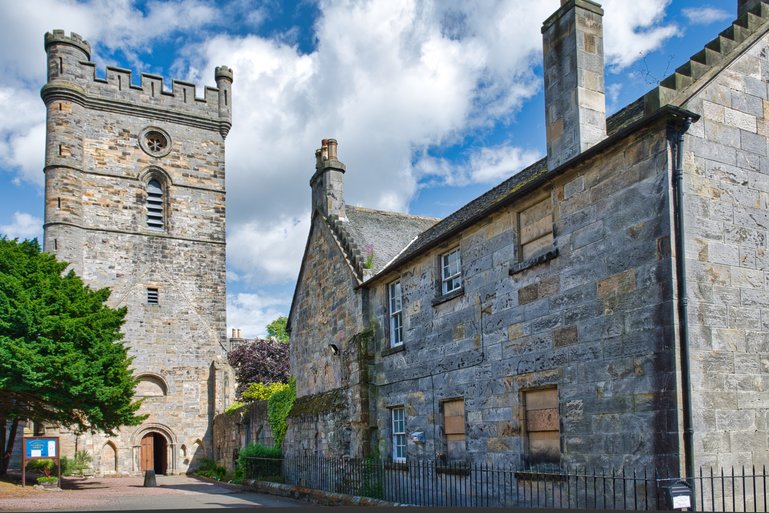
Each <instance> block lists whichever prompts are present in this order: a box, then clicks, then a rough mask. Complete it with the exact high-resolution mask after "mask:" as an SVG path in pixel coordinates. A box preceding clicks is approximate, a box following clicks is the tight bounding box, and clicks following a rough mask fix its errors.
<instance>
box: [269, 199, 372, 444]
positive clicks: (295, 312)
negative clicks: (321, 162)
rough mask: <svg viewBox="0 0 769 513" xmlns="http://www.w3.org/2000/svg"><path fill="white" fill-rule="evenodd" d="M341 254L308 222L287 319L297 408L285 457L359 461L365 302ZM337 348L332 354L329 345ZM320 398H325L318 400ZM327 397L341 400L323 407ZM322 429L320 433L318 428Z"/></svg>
mask: <svg viewBox="0 0 769 513" xmlns="http://www.w3.org/2000/svg"><path fill="white" fill-rule="evenodd" d="M356 285H357V282H356V280H355V277H354V275H353V273H352V271H351V270H350V267H349V264H348V263H347V261H346V259H345V256H344V253H343V252H342V251H341V250H340V249H339V246H338V244H337V242H336V241H335V240H334V236H333V234H332V233H331V231H330V229H329V227H328V225H327V224H326V221H325V220H324V219H323V218H322V216H321V215H320V214H316V217H315V218H314V219H313V225H312V229H311V231H310V235H309V241H308V245H307V251H306V254H305V259H304V261H303V268H302V279H301V280H300V282H299V283H298V285H297V290H296V292H295V302H294V307H293V309H292V318H291V326H290V328H291V372H292V374H294V375H295V376H298V377H300V379H297V390H296V395H297V403H298V404H299V405H302V404H303V405H304V407H303V409H302V410H301V412H299V411H298V406H297V405H295V410H297V411H294V412H292V414H291V415H290V416H289V419H288V432H287V433H286V438H285V440H284V442H283V447H284V452H285V453H286V454H291V453H292V452H298V451H301V452H307V451H310V452H315V451H320V452H322V453H324V454H334V455H339V454H352V455H360V454H361V453H362V451H363V446H364V443H365V431H366V429H367V428H368V403H367V393H366V391H367V386H366V382H365V380H362V379H361V376H362V373H363V372H365V370H366V369H365V366H364V365H362V364H361V356H362V354H361V351H362V346H361V342H360V337H359V334H360V333H361V332H362V331H363V330H364V326H363V322H362V320H363V318H364V316H363V302H364V297H363V296H362V294H361V292H360V291H359V290H356V289H355V286H356ZM331 344H333V345H334V346H335V347H336V352H334V351H333V350H332V348H331V347H330V345H331ZM324 394H325V395H324ZM329 395H334V396H335V397H336V396H339V397H342V398H343V399H342V400H341V401H340V400H335V401H331V402H329V401H328V399H329ZM324 424H327V427H326V428H321V427H320V426H321V425H324Z"/></svg>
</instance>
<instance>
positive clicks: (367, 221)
mask: <svg viewBox="0 0 769 513" xmlns="http://www.w3.org/2000/svg"><path fill="white" fill-rule="evenodd" d="M346 216H347V218H346V219H340V218H339V217H337V216H330V217H329V218H327V222H328V224H329V227H330V228H331V230H332V231H333V233H334V235H335V236H336V238H337V241H338V242H339V245H340V246H341V247H342V249H343V250H344V252H345V254H346V256H347V259H348V261H349V262H350V265H351V266H352V268H353V269H354V271H355V274H356V275H357V276H358V278H359V279H361V280H362V279H364V278H367V277H368V276H371V275H373V274H375V273H378V272H379V271H381V270H382V269H384V267H385V265H387V264H388V263H389V262H390V261H391V260H392V259H393V258H395V257H396V256H397V255H398V254H399V253H400V252H401V251H403V249H404V248H406V247H407V246H408V245H409V243H411V242H412V241H413V240H414V239H415V238H416V237H417V235H419V234H420V233H422V232H424V231H425V230H427V229H428V228H430V227H431V226H433V225H434V224H435V223H436V222H438V221H439V219H437V218H434V217H422V216H415V215H410V214H401V213H398V212H387V211H383V210H373V209H368V208H363V207H352V206H349V205H348V206H346ZM369 257H370V258H369Z"/></svg>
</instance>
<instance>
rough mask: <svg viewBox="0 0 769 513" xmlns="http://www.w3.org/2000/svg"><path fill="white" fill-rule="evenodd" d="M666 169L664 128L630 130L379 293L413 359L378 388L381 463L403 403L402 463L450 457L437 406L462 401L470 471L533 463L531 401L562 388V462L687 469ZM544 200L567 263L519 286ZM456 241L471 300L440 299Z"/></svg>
mask: <svg viewBox="0 0 769 513" xmlns="http://www.w3.org/2000/svg"><path fill="white" fill-rule="evenodd" d="M669 165H670V163H669V159H668V145H667V140H666V130H665V127H664V126H659V125H658V126H656V127H652V128H651V129H648V130H646V131H644V132H641V133H636V134H635V135H633V136H632V137H629V138H627V139H625V140H623V141H621V142H619V143H617V144H616V145H615V146H613V147H611V148H609V149H607V150H606V151H604V152H602V153H601V156H600V157H596V158H593V159H591V160H589V161H587V162H585V163H583V164H581V165H580V166H579V167H577V168H575V169H573V170H570V171H569V172H567V173H565V174H563V175H560V176H558V177H556V178H554V179H552V180H551V181H549V182H548V183H546V184H545V185H543V186H542V187H541V188H540V189H539V190H537V191H534V192H532V193H531V194H528V195H526V196H524V197H522V198H521V199H520V200H519V201H517V202H515V203H513V204H512V205H511V206H509V207H507V208H504V209H501V210H499V211H497V212H495V213H494V214H493V215H491V216H489V217H488V218H486V219H484V220H482V221H479V222H477V223H476V224H474V225H473V226H471V227H469V228H467V229H466V230H465V231H463V232H462V233H461V234H460V235H459V236H457V237H456V238H455V239H454V240H451V241H447V242H446V243H445V245H444V246H442V247H440V248H436V249H434V250H432V251H431V252H429V254H425V255H423V256H421V257H420V258H418V259H416V260H414V261H412V262H411V263H409V264H408V265H407V266H404V267H403V268H401V269H399V270H398V271H395V272H394V273H392V274H391V275H389V276H387V277H383V278H382V279H380V280H377V281H376V282H374V283H372V284H371V291H370V311H371V314H372V321H373V324H374V325H376V326H386V325H387V317H386V312H387V311H386V308H387V307H386V304H387V300H386V285H387V283H388V282H389V281H390V280H393V279H396V278H400V280H401V284H402V287H403V311H404V316H403V323H404V345H403V350H401V351H392V350H388V351H378V352H377V356H376V365H375V371H374V374H373V375H372V379H371V381H372V382H373V383H374V386H375V387H376V389H377V397H376V401H373V400H372V403H371V406H372V413H371V415H372V417H375V421H374V420H372V425H373V424H375V425H376V426H377V428H378V443H379V452H380V454H382V455H383V456H389V455H390V454H391V451H392V447H391V429H390V418H389V411H390V408H392V407H395V406H403V407H405V413H406V432H407V440H408V441H407V454H408V458H419V457H427V458H429V459H433V458H436V457H438V458H440V457H441V455H442V454H444V453H446V449H447V447H446V440H445V437H444V434H443V425H442V424H443V421H442V416H441V402H442V401H444V400H449V399H457V398H463V399H464V408H465V422H466V424H465V430H466V438H465V440H466V441H465V444H466V451H467V460H469V461H471V462H476V463H486V462H488V463H493V464H495V465H509V464H519V463H522V462H525V461H526V457H525V436H526V430H525V429H524V427H523V422H524V420H523V406H522V402H521V400H522V396H523V393H524V392H525V391H527V390H535V389H539V388H542V387H552V386H556V387H557V390H558V411H559V417H560V423H559V430H560V439H561V452H562V457H561V463H562V464H563V465H566V466H572V465H583V464H587V465H590V466H591V467H592V466H595V467H598V468H611V467H615V468H619V467H622V466H629V467H638V466H642V465H653V466H655V468H657V469H659V470H660V471H662V472H665V469H666V468H667V469H673V470H674V471H675V470H677V467H676V465H677V458H678V451H679V447H678V438H677V433H676V409H675V408H676V406H675V390H676V380H675V374H674V373H675V359H674V353H673V347H672V341H673V337H674V330H673V320H674V319H673V311H674V310H673V303H672V302H671V297H672V289H671V286H670V283H671V279H672V277H671V273H672V271H671V269H672V262H671V256H670V246H671V243H670V221H669V212H670V211H669V209H670V205H669V203H668V192H669V174H668V172H669ZM541 199H549V201H550V202H551V203H552V207H553V222H554V247H555V248H556V249H557V251H558V254H557V256H555V257H554V258H550V259H548V260H546V261H545V262H544V263H539V264H537V265H529V266H526V268H525V269H524V270H522V271H520V272H515V273H513V275H511V272H510V269H511V267H512V266H513V265H514V264H517V263H518V262H519V261H520V254H519V252H520V248H519V243H518V241H519V234H518V233H517V230H518V228H517V227H518V221H517V215H518V212H520V211H521V210H522V209H524V208H526V207H528V206H530V205H531V203H532V202H533V201H535V200H536V201H539V200H541ZM455 245H458V246H459V248H460V250H461V255H462V275H463V285H464V291H463V293H462V294H461V295H459V297H455V298H453V299H449V300H445V301H443V300H436V287H437V286H436V280H437V279H438V277H439V276H440V275H439V274H438V273H439V272H440V271H439V267H438V258H439V256H440V254H442V253H444V252H446V251H448V250H450V249H452V248H453V247H454V246H455ZM375 338H376V339H377V340H378V342H379V349H380V350H381V349H382V348H383V347H385V346H386V339H385V333H384V331H383V330H382V329H379V330H378V331H377V336H376V337H375ZM414 432H423V433H424V434H425V441H424V443H419V442H414V441H412V440H411V438H410V436H409V435H410V434H412V433H414Z"/></svg>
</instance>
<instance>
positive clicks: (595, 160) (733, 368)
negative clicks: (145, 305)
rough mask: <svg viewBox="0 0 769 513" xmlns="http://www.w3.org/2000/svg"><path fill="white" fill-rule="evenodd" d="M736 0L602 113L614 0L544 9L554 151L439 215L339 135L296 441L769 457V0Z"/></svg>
mask: <svg viewBox="0 0 769 513" xmlns="http://www.w3.org/2000/svg"><path fill="white" fill-rule="evenodd" d="M737 3H738V17H737V19H736V20H735V22H734V23H733V24H732V25H731V26H729V27H728V28H727V29H726V30H724V31H723V32H721V33H720V34H719V35H718V36H716V38H715V39H713V41H711V42H710V43H708V44H707V45H706V46H705V48H704V49H703V50H702V51H700V52H699V53H697V54H696V55H694V56H693V57H692V58H691V60H690V61H688V62H686V63H683V65H682V66H681V67H679V68H678V69H677V70H676V71H675V73H674V74H673V75H671V76H670V77H668V78H666V79H665V80H663V81H662V82H661V83H660V84H659V86H658V87H656V88H654V89H653V90H652V91H650V92H649V93H648V94H646V95H645V96H643V97H642V98H639V99H638V100H637V101H635V102H633V103H631V104H630V105H628V106H627V107H625V108H624V109H622V110H620V111H619V112H617V113H616V114H614V115H612V116H610V117H608V118H607V117H606V115H605V99H604V75H603V37H602V15H603V10H602V9H601V7H600V6H599V5H598V4H596V3H594V2H592V1H589V0H562V1H561V7H560V8H559V9H558V10H557V11H556V13H554V14H553V15H552V16H551V17H550V18H548V19H547V20H546V21H545V22H544V25H543V28H542V33H543V42H544V63H545V76H544V79H545V103H546V112H545V115H546V127H547V157H546V158H544V159H542V160H541V161H539V162H536V163H534V164H533V165H531V166H529V167H528V168H527V169H524V170H523V171H521V172H520V173H517V174H516V175H514V176H512V177H510V178H509V179H507V180H506V181H504V182H503V183H501V184H500V185H498V186H497V187H495V188H493V189H491V190H490V191H488V192H487V193H485V194H483V195H482V196H480V197H478V198H476V199H475V200H473V201H471V202H470V203H468V204H467V205H465V206H464V207H462V208H460V209H459V210H458V211H456V212H454V213H453V214H451V215H449V216H448V217H446V218H445V219H442V220H439V221H438V220H434V219H424V218H416V217H412V216H405V215H402V214H395V213H387V212H375V211H369V210H365V209H362V208H359V207H355V208H353V207H350V206H347V205H345V202H344V197H343V190H342V178H343V174H344V172H345V167H344V165H343V164H342V163H341V162H339V160H338V156H337V143H336V141H333V140H327V141H324V142H323V145H322V148H321V149H320V150H318V152H317V153H316V171H315V174H314V175H313V177H312V179H311V181H310V185H311V187H312V192H313V200H312V201H313V203H312V205H313V214H312V216H313V217H312V226H311V229H310V234H309V238H308V241H307V246H306V250H305V255H304V258H303V262H302V267H301V271H300V274H299V278H298V281H297V286H296V290H295V293H294V299H293V303H292V307H291V314H290V317H289V325H288V326H289V329H290V332H291V344H292V352H291V357H292V368H293V373H294V374H295V376H296V377H297V396H298V397H297V401H296V404H295V407H294V409H293V411H292V413H291V416H290V417H289V429H288V434H287V437H286V440H285V442H284V451H285V452H286V453H287V454H289V455H296V454H299V455H301V454H324V455H334V456H339V455H347V456H350V457H363V456H366V455H369V454H379V455H380V456H383V457H385V458H391V459H393V460H395V461H409V460H413V459H420V458H425V459H436V460H438V461H447V462H468V463H495V464H500V463H501V464H505V465H507V464H514V465H518V464H532V465H539V464H555V465H562V466H569V467H574V466H583V465H588V466H591V467H599V468H611V467H614V468H618V467H622V466H626V467H638V466H642V465H648V466H653V467H655V468H656V469H658V470H659V471H661V472H663V473H664V472H669V473H674V474H675V473H679V472H680V473H681V474H684V473H689V474H690V475H691V472H692V471H693V470H694V469H695V468H698V467H700V466H716V467H719V466H730V465H742V464H745V465H752V464H755V465H763V464H767V463H769V447H768V446H767V443H768V440H769V387H767V383H769V295H768V294H767V290H766V289H767V277H768V276H767V269H769V265H767V264H769V254H767V229H769V142H768V140H767V137H768V136H769V119H768V118H767V110H768V109H769V102H768V101H767V100H768V99H769V96H768V95H767V83H768V82H769V3H765V2H763V1H759V0H738V2H737ZM351 172H354V171H352V170H351ZM369 257H373V258H369ZM372 260H373V261H372Z"/></svg>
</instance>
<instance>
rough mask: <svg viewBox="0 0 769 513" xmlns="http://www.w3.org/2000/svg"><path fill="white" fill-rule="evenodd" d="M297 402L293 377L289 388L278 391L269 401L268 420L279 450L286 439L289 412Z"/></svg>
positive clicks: (289, 381) (289, 382)
mask: <svg viewBox="0 0 769 513" xmlns="http://www.w3.org/2000/svg"><path fill="white" fill-rule="evenodd" d="M295 400H296V378H294V377H293V376H292V377H291V378H290V379H289V380H288V386H287V387H286V388H284V389H282V390H278V391H277V392H274V393H273V394H272V395H270V397H269V399H267V420H268V421H269V422H270V428H272V438H273V440H274V441H275V447H276V448H279V447H280V446H281V445H282V444H283V439H284V438H285V437H286V429H287V428H288V425H287V424H286V417H288V412H290V411H291V408H292V407H293V406H294V401H295Z"/></svg>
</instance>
